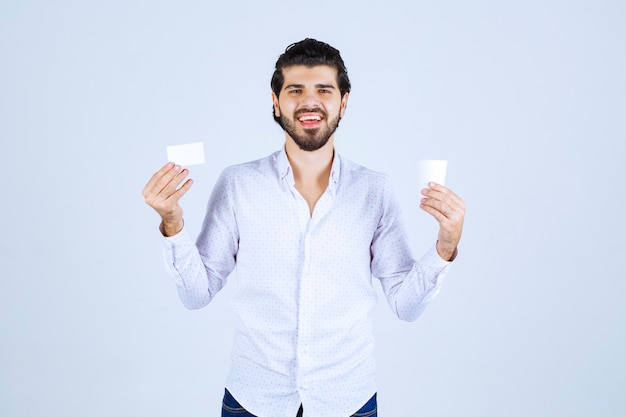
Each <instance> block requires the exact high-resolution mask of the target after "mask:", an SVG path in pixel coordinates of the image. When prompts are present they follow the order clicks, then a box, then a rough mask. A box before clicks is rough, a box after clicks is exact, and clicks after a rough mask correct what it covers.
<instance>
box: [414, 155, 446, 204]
mask: <svg viewBox="0 0 626 417" xmlns="http://www.w3.org/2000/svg"><path fill="white" fill-rule="evenodd" d="M447 168H448V161H447V160H443V159H424V160H421V161H417V185H418V187H419V193H420V195H421V196H422V197H423V196H424V195H423V194H422V190H423V189H424V188H429V187H428V183H430V182H436V183H437V184H441V185H445V184H446V170H447Z"/></svg>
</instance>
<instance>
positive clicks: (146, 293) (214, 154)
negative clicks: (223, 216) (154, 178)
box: [0, 0, 626, 417]
mask: <svg viewBox="0 0 626 417" xmlns="http://www.w3.org/2000/svg"><path fill="white" fill-rule="evenodd" d="M625 4H626V3H624V2H623V1H617V0H616V1H602V0H595V1H591V0H589V1H583V0H581V1H570V2H566V1H556V0H542V1H535V0H530V1H523V2H522V1H518V2H507V1H496V0H491V1H490V0H483V1H474V2H469V1H461V0H456V1H454V0H439V1H414V2H409V1H385V2H375V3H374V2H372V3H369V2H367V1H359V2H357V1H354V2H339V1H331V2H325V1H321V0H320V1H316V2H308V3H307V2H278V1H264V2H249V3H245V2H236V1H232V2H223V3H221V4H220V3H218V2H209V1H191V0H180V1H176V2H173V1H172V2H168V1H157V0H151V1H147V0H146V1H139V0H125V1H120V0H109V1H68V0H66V1H60V0H59V1H44V0H33V1H28V0H19V1H18V0H2V1H0V140H1V153H0V155H2V157H1V162H0V163H1V167H2V174H1V175H0V190H1V193H2V197H1V204H0V266H1V268H0V338H1V339H0V415H2V416H15V417H22V416H24V417H26V416H27V417H33V416H65V417H69V416H77V417H78V416H81V417H82V416H90V417H91V416H93V417H99V416H103V417H104V416H155V417H160V416H188V417H194V416H198V417H200V416H217V415H219V412H220V411H219V410H220V402H221V396H222V394H223V386H224V380H225V377H226V373H227V370H228V366H229V360H230V357H229V352H230V347H231V336H232V323H233V317H232V313H231V310H230V308H229V305H228V302H229V299H230V297H231V295H232V291H233V288H234V285H232V283H231V285H228V286H227V287H226V288H225V290H224V292H223V293H221V294H220V295H219V296H218V297H217V298H216V300H214V302H213V303H212V304H211V305H209V306H208V307H206V308H204V309H202V310H199V311H193V312H191V311H187V310H185V309H184V307H183V306H182V304H181V303H180V302H179V301H178V298H177V295H176V291H175V288H174V286H173V284H172V283H171V282H170V281H169V278H168V277H167V275H166V273H165V270H164V268H163V265H162V259H161V253H160V240H159V239H160V238H159V234H158V231H157V224H158V218H157V216H156V214H155V213H154V212H153V211H152V210H151V209H150V208H149V207H148V206H146V205H145V203H144V202H143V198H142V197H141V189H142V188H143V186H144V184H145V183H146V182H147V180H148V179H149V177H150V176H151V175H152V173H153V172H154V171H155V170H157V169H158V168H159V167H160V166H161V165H162V164H163V163H164V162H165V146H167V145H173V144H179V143H189V142H197V141H203V142H204V144H205V149H206V156H207V164H205V165H202V166H197V167H192V177H193V178H194V179H195V185H194V187H193V188H192V190H191V191H190V192H189V193H188V195H187V196H185V198H184V200H183V205H184V208H185V215H186V220H187V225H188V227H189V228H190V230H191V232H192V233H193V234H195V233H197V232H198V231H199V230H198V228H199V225H200V222H201V220H202V216H203V211H204V208H205V205H206V201H207V198H208V195H209V192H210V190H211V188H212V186H213V184H214V182H215V180H216V179H217V175H218V174H219V172H220V171H221V169H223V168H224V167H225V166H227V165H230V164H234V163H239V162H244V161H248V160H252V159H257V158H260V157H263V156H266V155H267V154H269V153H271V152H273V151H275V150H277V149H279V148H280V146H281V145H282V143H283V141H284V135H283V133H282V131H281V130H280V128H279V127H278V126H277V125H276V124H275V123H274V122H273V120H272V117H271V113H270V112H271V102H270V88H269V81H270V77H271V74H272V71H273V66H274V63H275V61H276V59H277V58H278V55H280V53H281V52H282V51H283V50H284V48H285V47H286V46H287V45H288V44H290V43H292V42H295V41H298V40H301V39H303V38H305V37H315V38H317V39H320V40H323V41H326V42H329V43H330V44H332V45H333V46H335V47H337V48H338V49H340V50H341V52H342V55H343V58H344V60H345V62H346V64H347V67H348V71H349V74H350V78H351V81H352V84H353V92H352V94H351V96H350V100H349V103H348V110H347V113H346V117H345V118H344V120H343V121H342V124H341V126H340V128H339V130H338V131H337V136H336V144H337V149H338V150H339V152H341V153H342V154H343V155H344V157H347V158H349V159H352V160H354V161H356V162H358V163H361V164H363V165H365V166H368V167H370V168H373V169H375V170H378V171H383V172H386V173H388V174H389V175H390V176H391V177H392V178H393V180H394V182H395V184H396V191H397V193H398V195H399V196H400V198H401V202H402V204H403V208H404V211H405V218H406V221H407V225H408V227H409V229H410V232H411V235H412V236H413V243H414V248H415V252H416V255H417V254H420V253H421V252H423V251H425V250H426V248H428V246H430V245H431V244H432V243H433V241H434V239H435V236H436V227H435V224H434V221H433V220H432V219H430V218H429V217H428V215H426V214H425V213H423V212H421V211H420V210H419V208H418V207H417V204H418V198H419V197H418V190H417V189H416V187H415V178H414V174H415V161H416V160H418V159H429V158H433V159H438V158H443V159H449V160H450V165H449V170H448V185H449V186H450V187H451V188H453V189H454V190H455V191H456V192H457V193H458V194H459V195H461V196H462V197H463V198H464V199H465V200H466V202H467V204H468V211H467V218H466V226H465V230H464V236H463V240H462V245H461V247H460V256H459V258H458V260H457V261H456V262H455V265H454V269H453V270H452V271H451V272H450V274H449V275H448V278H447V281H446V284H445V287H444V289H443V290H442V292H441V293H440V295H439V297H438V298H437V299H436V300H435V302H434V303H433V304H432V305H431V306H430V307H429V309H427V311H426V312H425V313H424V315H423V316H422V317H420V319H418V321H417V322H415V323H404V322H400V321H399V320H397V319H396V318H395V317H393V316H392V314H391V312H390V310H389V308H388V307H387V305H386V302H385V301H384V299H381V300H380V301H381V302H380V303H379V307H378V308H377V309H376V310H375V311H374V312H373V314H372V317H373V319H374V321H375V329H376V336H377V340H378V343H377V358H378V366H379V409H380V415H381V417H403V416H407V417H409V416H411V417H413V416H427V417H455V416H458V417H491V416H498V417H499V416H506V417H517V416H519V417H526V416H535V417H540V416H568V417H576V416H589V417H597V416H623V415H626V396H624V387H625V386H626V355H625V354H624V352H626V307H625V303H624V301H623V298H624V292H625V291H626V283H625V281H626V280H625V278H626V276H625V274H624V269H623V262H624V252H625V247H624V239H623V235H624V234H625V232H626V227H625V221H624V215H625V214H624V213H626V203H625V198H624V197H625V189H626V187H624V184H623V182H624V179H625V178H626V169H625V164H624V156H625V154H626V153H625V149H624V141H625V139H626V135H625V133H626V129H625V117H624V116H625V115H626V85H625V84H626V82H625V79H626V76H625V74H626V62H625V51H626V47H625V43H626V42H625V39H626V29H625V27H626V25H625V24H624V22H625V21H626V19H625V18H626V6H625ZM271 417H274V416H271Z"/></svg>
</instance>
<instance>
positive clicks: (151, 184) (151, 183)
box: [142, 162, 174, 197]
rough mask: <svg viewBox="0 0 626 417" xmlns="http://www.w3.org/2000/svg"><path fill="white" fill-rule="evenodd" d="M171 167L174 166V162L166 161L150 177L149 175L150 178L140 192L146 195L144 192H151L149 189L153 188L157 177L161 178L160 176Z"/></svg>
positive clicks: (157, 179)
mask: <svg viewBox="0 0 626 417" xmlns="http://www.w3.org/2000/svg"><path fill="white" fill-rule="evenodd" d="M173 167H174V164H173V163H171V162H168V163H167V164H165V165H163V166H162V167H161V169H159V170H158V171H157V172H155V173H154V174H153V175H152V177H150V180H149V181H148V183H147V184H146V186H145V187H143V192H142V194H143V196H144V197H146V194H148V193H149V192H151V190H152V189H153V188H154V186H155V185H156V183H157V182H158V181H159V179H161V177H163V175H165V173H166V172H168V171H169V170H170V169H172V168H173Z"/></svg>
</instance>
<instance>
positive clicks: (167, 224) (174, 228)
mask: <svg viewBox="0 0 626 417" xmlns="http://www.w3.org/2000/svg"><path fill="white" fill-rule="evenodd" d="M183 227H184V221H183V219H180V220H165V219H164V220H163V221H161V224H160V225H159V230H160V231H161V234H162V235H163V236H165V237H171V236H174V235H177V234H178V233H180V232H181V230H183Z"/></svg>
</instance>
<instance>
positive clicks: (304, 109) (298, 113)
mask: <svg viewBox="0 0 626 417" xmlns="http://www.w3.org/2000/svg"><path fill="white" fill-rule="evenodd" d="M303 113H317V114H320V115H322V117H323V118H324V119H326V116H327V115H326V112H325V111H324V110H322V109H320V108H318V107H315V108H303V109H299V110H296V112H295V113H294V114H293V115H294V116H295V117H298V116H300V115H301V114H303Z"/></svg>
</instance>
